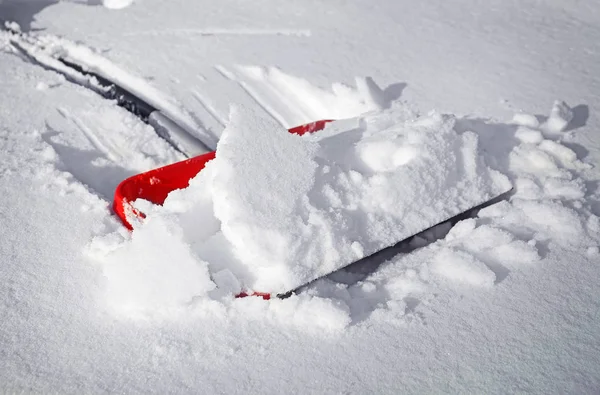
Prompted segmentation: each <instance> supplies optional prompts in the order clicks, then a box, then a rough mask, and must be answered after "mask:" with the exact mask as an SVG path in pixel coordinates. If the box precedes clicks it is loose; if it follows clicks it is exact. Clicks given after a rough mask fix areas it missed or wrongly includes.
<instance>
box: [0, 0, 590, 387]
mask: <svg viewBox="0 0 600 395" xmlns="http://www.w3.org/2000/svg"><path fill="white" fill-rule="evenodd" d="M0 19H2V20H6V21H15V22H17V23H18V24H19V25H20V28H21V29H22V30H23V31H24V32H25V34H24V35H21V36H19V35H15V34H14V33H9V32H6V31H5V32H0V76H1V77H0V154H1V158H2V161H1V162H0V180H1V183H0V185H1V187H2V194H0V225H1V226H0V235H1V237H0V256H1V257H2V264H1V265H0V275H1V276H0V278H2V281H1V282H0V368H1V369H0V383H1V386H0V388H2V391H3V392H20V391H24V392H44V393H47V392H59V393H90V392H91V393H98V392H125V393H148V392H155V393H166V392H169V393H173V392H177V393H197V392H203V393H247V392H259V391H260V392H266V393H282V392H286V393H287V392H293V393H305V392H306V393H366V392H369V393H371V392H372V393H404V392H408V393H442V392H444V393H447V392H450V393H456V392H471V393H507V392H508V393H514V392H535V393H597V392H599V391H600V330H598V327H599V325H600V291H598V286H597V284H599V283H600V267H599V264H600V253H599V251H598V248H599V247H600V220H599V217H598V215H600V192H599V191H598V186H599V180H600V171H599V170H598V168H597V165H598V163H599V161H600V135H599V130H600V121H599V120H598V115H597V111H598V110H599V109H600V97H599V96H598V92H599V91H600V77H598V75H597V74H598V73H597V72H598V65H599V64H600V5H597V4H596V2H595V1H592V0H578V1H572V2H570V3H569V4H564V2H559V1H554V0H549V1H546V2H538V1H532V0H531V1H530V0H525V1H516V0H514V1H501V0H498V1H488V2H478V1H470V0H460V1H459V0H456V1H442V0H437V1H429V2H411V1H404V0H403V1H395V2H392V1H389V2H375V3H374V2H370V1H360V0H354V1H351V2H347V1H337V0H331V1H313V0H310V1H306V0H303V1H300V0H298V1H295V0H289V1H287V2H285V3H282V2H275V1H272V0H263V1H258V2H246V1H221V2H210V1H194V2H192V1H184V0H174V1H169V2H164V1H159V0H134V1H133V2H131V1H115V0H112V1H104V2H102V1H75V0H73V1H61V2H51V1H37V0H4V1H3V2H0ZM11 27H12V28H13V29H14V28H15V26H14V25H11ZM24 53H27V54H28V56H29V58H27V57H26V56H24V55H23V54H24ZM56 55H60V56H63V57H67V58H69V59H72V60H74V61H77V62H78V63H80V64H83V65H85V66H88V67H89V68H90V69H92V70H94V71H95V72H97V73H98V74H100V75H106V76H109V77H111V78H113V79H118V80H119V82H120V83H121V84H124V85H127V86H128V87H129V88H131V89H132V90H134V91H135V92H136V93H137V94H138V95H140V96H141V97H144V98H145V99H146V100H148V101H149V102H151V103H152V104H153V105H155V106H156V107H157V108H160V109H161V110H163V111H164V112H165V113H167V114H169V115H170V116H171V117H172V118H173V119H176V120H178V121H179V122H180V123H181V124H183V125H184V126H185V127H186V128H187V129H189V130H192V131H194V132H195V134H196V135H197V136H198V137H199V138H202V139H204V140H205V142H206V143H207V145H214V144H215V143H216V141H217V140H218V139H219V138H220V137H221V135H222V133H223V130H224V129H225V127H226V126H227V125H229V111H230V107H231V105H233V104H235V105H241V106H244V107H247V108H250V109H252V111H253V112H256V113H258V114H259V117H261V116H262V117H267V118H269V117H270V118H272V119H273V120H274V121H275V122H276V123H279V124H281V125H282V126H283V127H291V126H294V125H297V124H301V123H305V122H310V121H314V120H316V119H324V118H331V119H339V118H350V117H357V116H359V115H361V114H363V113H365V112H370V115H368V116H367V118H366V119H379V118H377V117H381V116H382V115H381V114H388V115H389V114H403V115H402V117H406V118H410V119H413V118H419V119H421V122H429V123H428V125H429V126H430V127H432V128H433V127H435V128H438V129H437V130H440V131H443V130H447V129H443V126H442V125H444V124H446V123H448V122H450V123H452V125H451V129H453V130H454V131H456V132H457V133H458V134H461V135H468V136H476V137H477V139H478V142H479V148H480V151H481V153H482V154H483V156H484V158H485V161H486V163H487V165H489V166H490V167H491V168H492V169H494V170H497V171H499V172H501V173H503V174H505V175H506V176H507V177H508V178H509V179H510V181H511V182H512V184H513V186H514V188H515V190H514V194H513V195H512V196H511V197H510V198H508V199H506V200H503V201H501V202H499V203H497V204H495V205H493V206H490V207H488V208H486V209H484V210H482V211H480V212H479V215H478V216H477V217H474V218H468V219H465V220H463V221H461V222H459V223H457V224H456V225H454V226H452V225H451V224H446V225H442V226H439V227H437V228H435V229H433V230H431V231H430V232H427V233H425V234H422V235H420V236H419V237H416V238H413V239H412V240H410V242H409V243H405V244H404V245H401V246H399V247H398V248H397V249H396V250H394V251H392V252H390V253H389V254H388V255H386V256H384V257H383V258H381V259H379V261H385V260H386V259H388V260H387V261H386V262H383V263H382V264H381V265H377V264H376V263H379V262H374V261H372V262H367V264H363V265H355V266H353V267H351V268H349V269H347V270H344V271H341V272H337V273H335V274H333V275H331V276H329V277H328V278H326V279H322V280H319V281H317V282H316V283H313V284H311V285H310V286H308V287H306V288H304V289H302V290H301V292H299V293H298V294H297V295H294V296H292V297H290V298H288V299H283V300H278V299H275V300H270V301H268V302H267V301H263V300H262V299H260V298H253V297H250V298H243V299H233V298H232V297H231V296H230V295H229V296H228V294H227V293H225V292H221V293H219V292H217V291H215V289H214V284H213V281H214V282H216V283H217V284H218V285H219V289H221V290H224V289H227V285H228V284H231V281H234V280H235V279H233V280H232V278H231V276H227V275H225V274H223V273H222V272H221V274H218V275H216V276H214V275H213V276H212V277H211V278H209V277H208V276H207V273H206V270H207V269H206V267H202V266H198V265H195V264H194V262H195V261H194V259H196V258H194V257H193V256H190V253H189V248H188V245H189V244H190V243H189V237H190V235H191V236H194V234H193V233H192V234H190V232H189V231H188V232H187V233H186V232H185V230H186V229H187V230H190V229H191V230H193V231H195V232H197V231H199V229H200V230H202V229H201V227H199V226H198V223H197V222H194V221H197V219H198V218H200V217H201V215H200V213H199V212H194V210H191V211H190V208H192V209H193V207H191V206H186V204H185V202H186V199H182V196H183V197H185V196H184V195H182V196H179V197H178V199H179V200H177V199H175V198H174V199H172V200H173V201H172V202H171V203H169V202H167V205H166V207H165V210H166V211H167V214H164V213H163V214H160V213H158V214H157V217H156V220H155V221H152V222H150V221H148V223H147V224H146V225H144V226H141V227H140V228H139V229H136V232H137V235H139V237H136V236H135V235H136V233H135V232H134V237H133V238H131V236H130V234H129V233H128V232H127V231H126V230H125V229H124V228H123V227H122V226H121V225H120V223H119V221H118V220H117V219H116V218H115V217H114V215H113V214H112V213H111V211H110V204H111V200H112V195H113V192H114V189H115V187H116V186H117V184H118V183H119V182H120V181H121V180H123V179H124V178H126V177H128V176H130V175H133V174H136V173H138V172H141V171H145V170H149V169H152V168H154V167H157V166H160V165H164V164H168V163H172V162H175V161H178V160H181V159H183V156H182V155H181V154H180V153H179V152H177V151H176V150H174V149H173V148H171V147H170V146H169V145H168V144H167V143H166V142H165V141H164V140H162V139H160V138H159V137H158V136H157V135H156V134H155V133H154V131H153V129H152V128H151V127H149V126H147V125H145V124H143V123H142V122H141V121H140V120H139V119H137V118H136V117H134V116H133V115H131V114H129V113H128V112H127V111H125V110H123V109H122V108H119V107H117V106H116V105H115V104H114V103H113V102H110V101H107V100H105V99H103V98H101V97H100V96H99V95H97V94H96V93H94V92H92V91H91V90H89V89H86V88H83V87H80V86H78V85H76V84H73V83H71V82H68V81H67V80H65V78H64V77H63V76H61V75H59V74H57V73H56V72H53V71H51V70H48V69H47V68H46V69H45V68H43V67H41V66H40V65H39V64H36V63H35V62H32V61H31V59H32V58H35V59H37V61H38V62H42V63H44V62H50V63H51V62H53V59H54V58H53V57H54V56H56ZM356 76H358V77H359V78H355V77H356ZM364 77H370V78H364ZM557 100H558V101H557ZM561 101H564V102H565V103H566V104H564V103H562V102H561ZM430 110H436V111H437V113H434V114H432V115H428V114H429V112H430ZM435 114H447V115H444V116H439V115H435ZM368 117H372V118H368ZM436 117H437V118H436ZM436 119H437V120H438V121H439V122H438V123H437V124H436V123H435V122H434V121H435V120H436ZM243 121H244V119H242V120H241V121H240V120H239V119H238V121H237V122H238V123H237V124H235V125H234V126H235V128H238V129H239V128H240V122H242V123H243ZM249 121H251V120H249ZM432 122H433V125H434V126H431V125H432ZM249 124H251V122H249ZM374 124H375V128H376V126H377V125H378V124H377V122H374ZM388 126H389V125H388ZM434 130H436V129H434ZM225 133H227V131H226V132H225ZM246 138H248V137H247V136H246ZM261 138H264V136H262V137H261ZM465 139H466V137H465ZM278 141H279V140H278ZM282 144H283V143H282ZM374 146H375V147H377V146H376V145H365V147H367V148H369V147H370V148H369V149H370V150H371V153H370V154H368V155H367V156H368V158H367V162H366V163H367V164H369V165H370V166H371V169H379V170H381V171H387V170H389V166H390V165H389V163H392V162H387V161H385V160H383V159H381V158H379V157H378V156H377V155H376V153H377V152H383V151H385V152H386V153H387V154H388V155H395V154H396V153H397V152H398V150H396V151H394V150H392V149H390V148H389V147H388V146H384V145H379V146H378V147H382V148H373V147H374ZM400 148H402V147H400ZM373 150H375V152H374V151H373ZM373 152H374V153H373ZM403 152H404V151H403ZM411 152H412V151H411ZM369 158H370V160H371V161H370V162H369ZM402 163H404V162H402ZM397 165H398V164H397V163H396V164H394V166H397ZM244 174H251V172H250V173H244ZM280 185H283V186H284V187H285V185H286V183H285V182H282V183H280ZM222 188H223V187H222ZM334 192H335V191H334ZM337 192H338V193H339V190H338V191H337ZM334 195H335V194H333V195H332V194H329V195H328V196H329V197H330V202H331V204H336V203H335V201H336V200H335V199H334V198H332V196H334ZM169 204H170V206H169ZM182 207H183V208H182ZM169 210H171V211H170V212H169ZM186 210H188V212H186V215H185V216H180V218H179V219H178V220H177V221H175V222H174V221H171V220H170V218H171V217H172V216H173V214H174V213H175V214H177V213H181V212H185V211H186ZM187 214H189V215H187ZM246 214H248V213H247V212H246ZM169 215H170V216H171V217H169ZM194 215H196V216H195V217H194ZM250 217H251V216H250ZM171 219H172V218H171ZM186 221H187V222H186ZM197 237H198V238H200V237H203V236H200V235H198V236H197ZM191 244H193V243H191ZM215 246H216V247H218V246H219V243H213V244H212V246H209V247H206V246H204V247H203V253H204V254H205V255H204V256H205V257H210V256H212V257H214V256H218V257H219V259H221V258H223V257H224V255H223V254H227V252H226V251H223V249H218V248H216V247H215ZM418 247H421V248H418ZM211 248H212V250H211ZM192 250H193V249H192ZM194 251H197V250H194ZM409 252H410V253H409ZM207 259H208V258H207ZM213 274H214V273H213Z"/></svg>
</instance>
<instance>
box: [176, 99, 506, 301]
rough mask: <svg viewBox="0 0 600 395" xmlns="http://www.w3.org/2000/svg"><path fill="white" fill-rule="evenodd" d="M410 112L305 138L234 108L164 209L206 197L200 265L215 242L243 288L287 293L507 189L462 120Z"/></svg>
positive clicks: (357, 122)
mask: <svg viewBox="0 0 600 395" xmlns="http://www.w3.org/2000/svg"><path fill="white" fill-rule="evenodd" d="M406 116H407V115H406V112H404V111H394V110H389V111H385V112H379V113H377V114H373V115H368V116H364V117H362V118H359V119H355V120H350V121H343V122H335V123H333V124H331V125H330V126H329V127H327V128H326V129H325V130H323V131H321V132H319V133H315V134H313V135H304V136H298V135H292V134H289V133H288V132H287V131H286V130H285V129H283V128H282V127H281V126H279V125H278V124H277V123H275V121H273V120H271V119H267V118H264V117H261V116H260V115H258V114H257V113H254V112H252V111H249V110H247V109H244V108H240V107H234V108H233V110H232V112H231V118H230V123H229V125H228V126H227V128H226V129H225V131H224V132H223V135H222V138H221V140H220V142H219V144H218V147H217V155H216V159H214V160H213V161H211V162H209V163H208V165H207V166H206V168H205V170H204V171H202V172H201V173H200V175H199V176H198V180H195V181H193V182H192V183H191V184H190V188H188V189H189V191H187V192H185V193H178V194H174V196H173V197H171V196H170V197H169V198H167V200H166V201H165V208H166V209H168V208H169V206H170V205H173V206H177V205H178V204H177V202H176V201H177V200H178V199H179V200H181V199H186V198H188V197H190V196H193V195H194V194H195V193H198V194H202V195H203V196H205V198H207V196H208V198H209V199H211V200H212V207H213V209H214V217H215V218H216V219H217V220H218V221H219V222H220V230H219V232H218V233H219V234H221V236H218V235H217V236H212V237H208V238H205V239H204V240H196V247H195V250H196V251H199V252H200V255H201V256H200V257H201V259H204V260H206V261H208V262H209V265H210V262H211V261H214V255H213V259H207V257H206V256H205V255H202V254H203V251H208V250H211V247H210V245H211V243H216V242H217V240H218V243H219V250H223V249H224V248H227V245H229V248H230V250H231V251H232V255H233V256H228V257H223V259H221V260H219V261H220V262H219V263H214V264H218V265H225V266H227V267H228V268H229V269H230V270H231V271H232V273H234V274H235V275H236V276H237V277H238V278H239V279H240V283H241V284H242V287H243V288H244V289H247V290H253V291H261V292H270V293H282V292H287V291H290V290H293V289H295V288H297V287H299V286H301V285H303V284H306V283H308V282H310V281H312V280H314V279H316V278H319V277H322V276H324V275H327V274H329V273H331V272H333V271H335V270H338V269H340V268H342V267H344V266H346V265H348V264H350V263H352V262H354V261H356V260H359V259H361V258H363V257H365V256H368V255H371V254H373V253H375V252H377V251H379V250H381V249H383V248H385V247H388V246H391V245H393V244H395V243H397V242H399V241H401V240H404V239H406V238H408V237H409V236H412V235H414V234H416V233H419V232H421V231H423V230H425V229H427V228H430V227H431V226H433V225H436V224H438V223H440V222H443V221H445V220H447V219H449V218H452V217H454V216H456V215H458V214H460V213H462V212H464V211H467V210H469V209H471V208H473V207H475V206H478V205H480V204H482V203H484V202H486V201H488V200H490V199H492V198H494V197H496V196H498V195H500V194H502V193H504V192H506V191H508V190H510V188H511V184H510V182H509V181H508V179H507V178H506V177H505V176H504V175H502V174H500V173H498V172H497V171H494V170H492V169H490V168H488V167H487V166H486V164H485V163H484V161H483V159H482V157H481V156H480V154H479V151H478V138H477V135H476V134H474V133H471V132H464V133H458V132H456V131H455V130H454V123H455V119H454V117H452V116H446V115H440V114H436V113H433V114H430V115H428V116H424V117H421V118H416V119H406ZM194 189H196V192H194ZM207 191H209V192H208V193H207ZM186 196H187V197H186ZM212 250H213V251H214V250H215V249H214V248H212ZM224 262H228V263H227V264H224Z"/></svg>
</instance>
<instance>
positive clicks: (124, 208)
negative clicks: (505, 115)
mask: <svg viewBox="0 0 600 395" xmlns="http://www.w3.org/2000/svg"><path fill="white" fill-rule="evenodd" d="M329 122H331V121H329V120H321V121H316V122H313V123H309V124H306V125H301V126H297V127H294V128H292V129H289V132H290V133H295V134H299V135H302V134H305V133H313V132H316V131H319V130H321V129H323V128H324V127H325V125H326V124H327V123H329ZM215 154H216V152H214V151H213V152H209V153H206V154H203V155H200V156H196V157H194V158H191V159H187V160H184V161H181V162H177V163H174V164H171V165H168V166H165V167H161V168H158V169H154V170H151V171H148V172H145V173H141V174H138V175H136V176H133V177H130V178H128V179H126V180H124V181H123V182H121V183H120V184H119V186H118V187H117V189H116V191H115V196H114V201H113V210H114V212H115V213H116V214H117V216H118V217H119V219H120V220H121V221H122V222H123V224H124V226H125V227H127V228H128V229H130V230H132V229H133V226H132V224H133V222H134V221H136V220H139V219H143V218H144V213H142V212H140V211H139V210H137V209H136V208H134V207H133V202H134V201H135V200H136V199H145V200H148V201H150V202H151V203H154V204H158V205H162V204H163V203H164V201H165V199H166V197H167V195H168V194H169V193H170V192H171V191H174V190H176V189H181V188H186V187H187V186H188V184H189V181H190V179H192V178H193V177H194V176H196V175H197V174H198V173H199V172H200V171H202V169H203V168H204V167H205V165H206V163H207V162H209V161H210V160H212V159H214V158H215ZM509 192H510V188H507V189H505V190H504V191H499V192H498V193H496V194H495V195H494V196H489V197H488V198H486V199H483V201H477V202H473V203H472V204H471V205H470V206H469V207H462V208H461V209H460V210H459V209H458V207H455V208H454V209H452V210H449V211H448V212H447V213H446V214H445V217H444V218H440V220H439V221H437V222H436V223H430V224H429V226H426V227H424V228H423V229H420V230H418V231H416V232H415V233H414V234H410V235H408V236H407V237H406V238H404V239H403V240H398V241H397V243H395V244H394V245H391V246H389V247H388V248H384V249H383V250H381V251H378V252H375V253H374V254H370V255H369V256H367V257H365V258H363V259H361V261H362V260H365V259H369V258H372V257H375V256H378V257H379V256H387V255H389V254H386V253H384V252H385V251H388V250H389V251H394V247H395V246H397V245H398V244H400V243H402V242H404V241H405V240H407V239H410V238H411V237H413V236H415V235H416V234H418V233H420V232H422V231H426V230H427V229H429V228H430V227H433V226H436V225H438V224H439V223H442V222H446V221H452V220H454V221H458V220H460V219H463V218H465V217H466V216H468V215H473V212H474V211H476V210H479V209H481V208H483V207H485V206H488V205H490V204H493V203H495V202H497V201H499V200H501V199H504V198H506V196H507V194H508V193H509ZM381 253H383V255H382V254H381ZM352 263H355V262H347V264H345V265H344V266H343V267H345V266H348V265H350V264H352ZM341 268H342V267H340V268H338V269H336V270H339V269H341ZM327 274H329V273H326V274H325V275H327ZM320 277H322V276H321V275H319V276H318V278H320ZM315 279H316V278H315ZM313 280H314V279H313ZM304 285H306V284H303V285H302V286H304ZM296 289H297V288H296ZM294 290H295V289H294ZM294 290H290V292H293V291H294ZM290 292H286V293H282V294H277V296H278V297H283V296H286V295H289V294H290ZM248 295H254V296H261V297H263V298H264V299H269V298H270V297H271V296H275V295H271V294H270V293H261V292H251V291H250V292H240V293H239V294H237V295H236V297H245V296H248Z"/></svg>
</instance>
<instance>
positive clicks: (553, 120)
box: [546, 100, 573, 133]
mask: <svg viewBox="0 0 600 395" xmlns="http://www.w3.org/2000/svg"><path fill="white" fill-rule="evenodd" d="M572 120H573V110H571V108H570V107H569V106H568V105H567V103H565V102H564V101H558V100H557V101H555V102H554V105H553V106H552V110H551V111H550V116H549V117H548V120H547V121H546V128H547V129H548V131H550V132H554V133H558V132H562V131H564V130H565V129H566V128H567V126H568V125H569V122H571V121H572Z"/></svg>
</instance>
